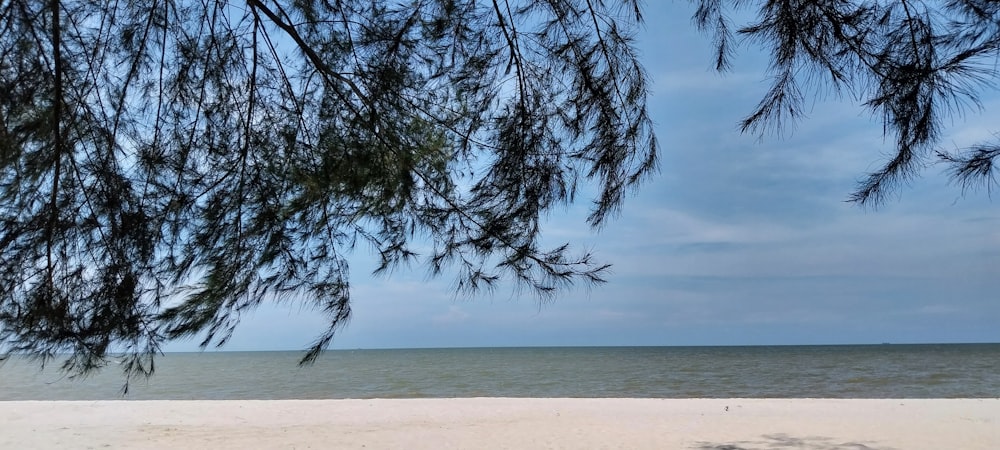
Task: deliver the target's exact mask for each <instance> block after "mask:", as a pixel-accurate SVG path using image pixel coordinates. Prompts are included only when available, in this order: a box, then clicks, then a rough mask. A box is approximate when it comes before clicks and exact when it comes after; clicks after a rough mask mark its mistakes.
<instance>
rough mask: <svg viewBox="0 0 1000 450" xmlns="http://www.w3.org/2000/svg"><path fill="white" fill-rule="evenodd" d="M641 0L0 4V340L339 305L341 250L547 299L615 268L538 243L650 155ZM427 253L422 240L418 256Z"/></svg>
mask: <svg viewBox="0 0 1000 450" xmlns="http://www.w3.org/2000/svg"><path fill="white" fill-rule="evenodd" d="M641 20H642V17H641V14H640V10H639V6H638V4H637V1H635V0H633V1H615V2H606V1H603V0H586V1H579V0H546V1H513V0H504V1H499V0H495V1H492V2H481V1H480V2H477V1H472V0H412V1H410V0H407V1H370V0H364V1H353V0H296V1H290V2H284V1H271V0H247V1H245V2H229V1H211V0H209V1H187V0H154V1H151V2H103V1H100V2H99V1H89V0H51V1H49V0H46V1H29V0H11V1H7V2H3V3H2V5H0V121H2V122H0V168H2V169H0V350H4V349H6V350H7V351H10V352H17V353H23V354H27V355H30V356H35V357H38V358H41V359H42V361H45V360H47V359H48V358H51V357H52V356H53V355H56V354H58V353H68V354H70V355H71V357H70V358H69V359H67V360H66V362H65V364H64V365H63V368H64V369H65V370H67V371H70V372H74V373H81V372H86V371H88V370H91V369H94V368H96V367H100V366H101V365H103V364H104V363H105V362H106V359H107V357H108V356H109V354H111V353H124V354H125V355H126V357H125V359H124V361H123V363H122V367H123V368H124V370H125V372H126V374H128V375H130V376H131V375H138V374H149V373H151V372H152V370H153V368H154V365H153V360H154V356H155V355H156V354H157V353H158V352H159V348H160V345H161V344H162V343H163V342H165V341H168V340H170V339H174V338H179V337H185V336H200V337H201V338H202V339H203V340H202V345H203V346H207V345H222V344H224V343H225V342H226V340H227V338H228V337H229V336H230V334H231V333H232V331H233V329H234V327H235V326H236V324H237V323H238V322H239V319H240V316H241V315H242V314H244V313H245V312H247V311H248V310H250V309H252V308H254V307H256V306H258V305H259V304H261V302H265V301H282V300H295V301H303V302H308V303H311V304H312V305H314V306H315V307H316V308H317V309H318V310H320V311H322V312H323V313H325V314H326V315H327V317H328V318H329V328H328V330H327V331H326V332H324V333H323V334H322V335H320V336H318V338H317V339H316V341H315V344H314V345H313V346H312V347H311V348H310V349H309V350H308V352H307V353H306V356H305V358H304V360H306V361H308V360H311V359H312V358H315V357H316V356H317V354H318V353H319V352H320V351H321V350H322V349H323V348H324V347H325V346H326V345H327V344H328V343H329V342H330V340H331V339H332V337H333V335H334V333H335V331H336V330H337V329H338V328H339V327H341V326H343V325H344V324H345V323H346V321H347V320H348V318H349V317H350V313H351V308H350V288H349V282H348V281H349V280H348V265H347V261H346V259H345V255H346V254H348V253H349V252H350V251H351V250H352V249H354V248H355V247H358V246H361V247H367V248H371V249H373V251H374V252H376V253H377V255H379V257H380V259H381V267H380V269H379V270H382V271H386V270H390V269H391V268H393V267H394V266H396V265H398V264H401V263H404V262H410V261H419V262H420V263H422V264H424V265H426V266H427V267H428V269H429V271H430V272H431V273H433V274H439V273H442V272H445V271H447V272H448V273H455V274H457V277H458V279H457V289H458V291H459V292H466V291H474V290H477V289H481V288H489V287H490V286H492V285H494V284H495V283H496V282H497V281H498V280H501V279H505V278H506V279H512V280H514V281H516V283H517V284H518V285H519V286H521V287H525V288H527V289H529V290H531V291H533V292H535V293H536V294H538V295H539V296H541V297H543V298H544V297H546V296H550V295H552V293H553V292H555V290H556V289H557V288H559V287H561V286H564V285H567V284H570V283H573V282H577V281H582V282H586V283H596V282H600V281H602V278H601V277H602V274H603V273H604V272H605V270H606V268H607V266H606V265H604V264H601V263H597V262H595V261H593V260H592V259H591V257H590V255H589V254H586V253H579V254H578V253H576V252H574V251H571V250H570V249H569V248H568V247H567V246H559V247H556V248H542V247H541V246H540V245H539V242H538V240H539V232H540V227H539V221H540V218H542V217H543V215H544V214H545V213H546V212H547V211H549V210H550V209H551V208H553V207H554V206H557V205H561V204H566V203H567V202H570V201H572V200H574V196H575V194H576V192H577V190H578V188H579V187H580V186H581V185H582V184H586V185H587V186H591V187H588V189H589V190H592V191H594V192H596V197H595V198H594V199H593V207H592V210H591V214H590V216H589V219H588V222H589V223H590V225H592V226H594V227H599V226H601V224H603V223H604V222H605V221H606V220H607V218H608V217H609V215H611V214H613V213H615V212H616V211H617V209H618V208H619V207H620V205H621V203H622V200H623V198H624V197H625V196H626V194H627V193H628V192H629V190H630V189H631V188H633V187H635V186H637V185H638V183H639V182H640V181H641V180H642V179H644V178H645V177H646V176H647V175H649V174H650V173H651V172H652V171H653V170H654V168H655V166H656V142H655V139H654V136H653V132H652V124H651V121H650V118H649V116H648V114H647V111H646V97H647V84H646V78H645V74H644V73H643V70H642V67H641V65H640V64H639V60H638V57H637V55H636V51H635V48H634V42H633V35H634V33H635V31H636V29H637V24H638V23H639V22H640V21H641ZM415 245H420V246H423V247H425V248H427V250H425V251H424V252H423V254H417V252H416V251H414V250H413V248H414V246H415Z"/></svg>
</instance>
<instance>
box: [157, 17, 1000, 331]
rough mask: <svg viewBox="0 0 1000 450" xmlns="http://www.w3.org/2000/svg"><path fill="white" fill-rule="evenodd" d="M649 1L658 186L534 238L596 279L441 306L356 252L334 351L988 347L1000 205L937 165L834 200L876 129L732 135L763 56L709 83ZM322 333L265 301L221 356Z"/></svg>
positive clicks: (438, 288)
mask: <svg viewBox="0 0 1000 450" xmlns="http://www.w3.org/2000/svg"><path fill="white" fill-rule="evenodd" d="M647 8H648V12H647V16H646V20H647V23H646V27H645V30H644V31H643V32H642V34H641V36H640V48H641V50H642V58H643V62H644V64H645V65H646V68H647V70H648V71H649V73H650V76H651V78H652V79H653V80H654V85H653V91H654V92H653V96H652V99H651V107H652V115H653V118H654V120H655V121H656V122H657V133H658V136H659V138H660V143H661V155H662V160H661V170H660V173H659V175H658V176H657V177H655V179H653V180H651V181H650V182H648V183H647V184H646V185H645V186H644V187H643V189H642V190H641V192H640V193H639V194H638V195H637V196H636V197H634V198H632V199H630V201H628V202H627V203H626V205H625V209H624V211H623V214H622V215H621V217H620V218H618V219H617V220H615V221H614V222H613V223H611V224H610V225H609V226H607V227H606V228H604V229H603V230H601V232H600V233H595V232H592V231H591V230H589V229H588V227H587V226H586V225H585V223H584V217H585V216H586V204H581V205H578V206H577V207H573V208H570V209H569V210H567V211H561V210H559V211H556V212H555V213H554V214H553V216H552V218H551V220H550V223H549V224H548V226H547V229H546V234H545V235H546V239H547V240H548V241H549V242H551V243H553V244H558V243H561V242H566V241H568V242H571V243H572V244H573V245H576V246H578V247H580V248H589V249H591V250H593V251H594V252H595V253H596V255H597V257H598V258H599V259H600V260H602V261H607V262H610V263H612V264H614V269H613V274H612V275H611V277H610V279H609V282H608V283H607V284H605V285H603V286H600V287H598V288H595V289H593V290H590V291H588V290H586V289H577V290H570V291H566V292H564V293H562V294H561V295H560V296H559V297H558V298H557V299H556V300H554V301H553V302H550V303H546V304H543V305H540V304H539V303H538V302H537V301H535V300H534V299H533V298H532V297H523V298H521V297H518V296H516V295H512V293H511V291H509V290H503V289H501V290H499V291H498V292H497V293H496V294H494V295H493V296H489V295H483V296H479V297H475V298H462V297H460V298H456V297H455V296H454V295H453V293H452V292H451V290H450V289H449V288H450V286H451V282H452V279H451V278H449V277H445V278H442V279H438V280H427V279H426V277H425V276H424V273H425V272H424V270H422V269H421V268H419V267H418V268H415V269H414V270H412V271H410V272H406V271H402V272H396V273H395V274H393V275H392V276H391V277H390V278H372V277H371V276H369V275H368V274H369V272H370V271H371V269H372V268H373V267H374V265H373V264H372V260H371V259H370V258H369V257H367V256H366V255H364V254H359V255H357V257H356V258H355V259H354V264H353V266H352V283H353V285H354V290H353V311H354V315H353V319H352V321H351V323H350V324H349V326H348V327H347V328H346V329H344V330H343V331H342V332H341V333H340V334H339V335H338V336H337V337H336V338H335V340H334V343H333V346H332V348H408V347H463V346H547V345H552V346H562V345H757V344H850V343H881V342H893V343H917V342H1000V326H998V324H1000V277H998V276H997V274H1000V208H998V206H1000V205H998V204H997V203H996V202H993V201H991V199H990V198H989V196H988V195H987V194H986V193H985V192H971V193H967V194H965V195H963V194H962V191H961V189H960V188H959V187H957V186H953V185H950V184H949V183H948V179H947V177H946V176H945V175H944V173H943V172H944V168H943V167H941V166H940V165H935V164H929V165H928V167H927V169H926V170H925V171H924V172H923V174H922V176H921V177H920V178H918V179H916V180H913V181H912V182H911V183H910V184H909V185H908V186H906V187H904V188H903V189H901V190H900V192H899V194H898V195H896V196H894V197H892V198H891V199H890V201H889V202H887V203H886V204H885V205H884V206H883V207H881V208H880V209H878V210H876V211H870V210H864V209H861V208H859V207H857V206H854V205H852V204H849V203H846V202H845V201H844V200H845V199H846V198H847V197H848V195H849V194H850V192H851V191H852V189H853V188H854V186H855V185H856V183H857V181H858V180H859V179H860V178H861V177H862V176H863V175H864V174H865V173H866V172H867V171H870V170H873V169H875V168H878V167H879V165H880V164H881V163H882V162H883V161H885V159H886V158H887V156H888V155H889V153H890V152H891V151H892V145H891V142H886V141H884V140H883V136H882V126H881V124H880V123H878V122H877V121H876V120H873V118H872V117H871V115H870V114H869V113H867V112H865V111H863V110H862V109H861V108H859V107H858V106H857V105H856V104H852V103H851V102H850V101H841V100H837V99H835V98H828V99H825V100H821V101H817V102H815V103H814V104H811V105H810V106H811V109H810V111H809V114H808V118H807V119H806V120H805V121H803V122H801V123H799V124H798V125H797V126H796V127H795V128H794V130H793V131H792V132H790V133H786V134H785V135H784V136H769V137H765V138H763V139H758V138H757V137H755V136H749V135H741V134H740V133H739V131H738V129H737V123H738V121H739V120H740V119H741V118H742V117H743V116H744V115H746V114H747V113H749V112H750V111H751V110H752V108H753V107H754V105H755V104H756V103H757V101H759V100H760V98H761V96H762V95H763V93H764V92H765V90H766V89H767V87H768V82H767V76H766V62H767V61H766V59H765V58H763V57H761V56H760V55H759V54H755V51H754V49H752V48H750V47H749V46H743V47H741V48H742V51H741V53H742V56H740V57H738V58H737V59H736V60H735V63H736V64H735V67H734V70H733V71H731V72H730V73H728V74H725V75H719V74H717V73H715V72H713V71H712V70H710V66H711V64H710V63H711V48H710V39H709V38H708V37H706V36H704V35H701V34H699V33H697V32H696V30H695V29H694V27H693V26H692V24H691V21H690V17H691V13H692V12H693V7H692V6H691V5H690V4H689V3H688V2H684V1H676V2H647ZM991 95H992V94H991ZM984 103H985V111H984V112H983V113H971V114H967V115H966V116H965V117H964V118H959V119H956V121H954V123H951V124H949V126H948V129H947V135H946V136H945V138H944V139H943V141H942V145H943V146H944V147H945V148H955V147H962V146H965V145H969V144H972V143H974V142H977V141H978V140H981V139H983V138H987V137H989V136H990V135H991V130H995V129H996V120H994V118H995V117H996V116H995V115H996V114H997V113H998V112H1000V96H997V95H994V96H993V97H985V98H984ZM322 329H323V322H322V317H321V316H320V315H318V314H316V313H314V312H311V311H309V310H302V309H300V308H298V307H297V306H294V305H290V306H278V307H272V306H268V307H264V308H261V309H260V310H258V311H257V312H256V313H254V314H253V315H252V316H250V317H248V318H247V319H246V320H245V321H244V323H243V324H242V325H241V327H240V328H239V329H238V330H237V332H236V334H235V336H234V338H233V340H232V341H231V342H230V343H229V344H228V345H227V346H226V347H225V349H226V350H278V349H301V348H304V347H306V346H307V345H309V343H310V342H311V340H312V339H313V338H314V337H315V336H316V335H317V334H318V333H320V332H321V331H322ZM194 349H196V345H195V343H194V342H191V341H188V342H181V343H174V344H171V345H170V346H169V347H168V348H167V350H170V351H185V350H194Z"/></svg>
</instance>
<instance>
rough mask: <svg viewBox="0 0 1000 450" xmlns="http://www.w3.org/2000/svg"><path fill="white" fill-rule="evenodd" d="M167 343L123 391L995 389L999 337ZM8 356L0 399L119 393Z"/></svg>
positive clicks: (829, 392) (775, 393)
mask: <svg viewBox="0 0 1000 450" xmlns="http://www.w3.org/2000/svg"><path fill="white" fill-rule="evenodd" d="M301 356H302V354H301V353H300V352H204V353H168V354H165V355H162V356H160V357H159V358H158V359H157V365H156V373H155V375H154V376H153V377H152V378H150V379H148V380H139V381H133V382H132V383H131V385H130V387H129V392H128V394H127V395H126V396H125V397H124V398H125V399H326V398H414V397H655V398H686V397H698V398H729V397H755V398H782V397H785V398H788V397H808V398H956V397H975V398H996V397H1000V344H942V345H843V346H748V347H557V348H533V347H532V348H452V349H400V350H333V351H327V352H325V353H324V354H323V355H322V356H321V357H320V359H319V360H318V361H317V362H316V363H315V364H312V365H308V366H299V365H298V364H297V362H298V359H299V358H300V357H301ZM51 366H58V364H51V365H50V367H47V368H46V369H44V370H39V368H38V367H37V366H36V365H32V364H30V363H28V362H26V361H24V360H19V359H18V358H17V357H15V356H12V357H10V358H9V359H8V360H7V361H6V362H5V363H4V364H3V365H2V366H0V400H97V399H120V398H123V397H122V395H121V388H122V385H123V381H124V380H123V378H122V376H121V373H120V371H119V370H118V368H117V367H116V366H115V365H114V364H113V363H112V364H111V365H110V366H109V367H107V368H106V369H104V370H103V371H101V372H99V373H97V374H93V375H91V376H89V377H87V378H85V379H70V378H67V377H66V376H64V374H61V373H60V372H59V371H58V370H55V369H53V368H51Z"/></svg>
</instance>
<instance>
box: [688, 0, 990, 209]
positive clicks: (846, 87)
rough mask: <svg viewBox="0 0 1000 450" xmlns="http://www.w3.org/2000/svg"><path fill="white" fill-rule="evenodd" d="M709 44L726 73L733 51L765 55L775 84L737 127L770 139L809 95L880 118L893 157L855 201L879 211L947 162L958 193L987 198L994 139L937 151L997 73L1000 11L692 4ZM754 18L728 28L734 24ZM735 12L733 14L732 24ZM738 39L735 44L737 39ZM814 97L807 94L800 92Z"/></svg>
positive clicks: (906, 4) (898, 1) (969, 5)
mask: <svg viewBox="0 0 1000 450" xmlns="http://www.w3.org/2000/svg"><path fill="white" fill-rule="evenodd" d="M694 2H695V3H696V5H697V10H696V12H695V15H694V22H695V24H696V25H697V26H698V27H699V28H700V29H702V30H704V31H706V32H708V33H710V34H711V35H712V38H713V41H714V44H715V49H716V51H715V55H714V66H715V68H716V69H717V70H720V71H726V70H729V69H730V68H731V57H732V56H733V54H734V53H735V52H736V50H737V49H738V46H739V42H740V41H745V42H750V43H752V44H756V45H759V46H761V47H762V48H763V50H764V51H766V52H767V53H768V54H769V55H770V60H771V64H770V69H769V70H770V72H771V76H772V85H771V88H770V89H769V90H768V92H767V93H766V94H765V96H764V98H763V99H762V100H761V101H760V103H759V104H758V105H757V107H756V108H755V109H754V110H753V111H752V112H751V113H750V114H749V115H748V116H747V117H746V118H745V119H744V120H743V121H742V123H741V129H742V131H744V132H750V133H767V132H769V131H774V130H778V129H781V128H782V127H784V126H786V125H787V124H788V123H789V121H795V120H797V119H800V118H801V117H802V116H803V112H804V108H803V103H804V102H805V101H806V100H807V99H808V98H810V95H809V94H814V95H815V94H821V93H823V92H829V91H832V92H833V93H835V94H838V95H848V96H850V97H851V98H852V99H854V100H857V101H859V102H860V103H861V104H862V105H863V106H864V107H865V108H867V109H869V110H870V111H871V113H872V114H873V116H875V117H878V118H880V120H881V122H882V124H883V127H884V130H885V134H886V135H887V137H890V138H891V139H892V141H894V144H895V153H894V154H893V155H891V157H890V158H889V160H888V161H887V162H886V163H885V164H884V165H883V166H882V167H881V168H879V169H878V170H876V171H874V172H872V173H870V174H868V176H866V177H865V178H863V179H862V180H861V181H860V183H859V186H858V189H857V190H856V191H855V192H854V194H853V195H852V196H851V198H850V199H851V201H853V202H857V203H859V204H862V205H877V204H879V203H881V202H882V201H883V200H885V198H886V195H887V194H888V193H890V192H893V190H894V189H895V188H896V187H897V186H899V185H900V184H901V182H904V181H906V180H908V179H910V178H911V177H913V176H914V175H916V174H918V173H919V172H920V170H921V169H923V168H924V167H925V166H926V163H927V161H928V160H929V159H930V158H937V159H939V160H941V161H943V162H945V163H947V164H949V171H950V172H951V175H952V176H953V178H954V180H955V181H956V182H958V183H959V184H961V185H962V186H963V189H964V188H971V187H985V188H986V189H990V188H991V187H992V186H993V185H994V184H995V182H996V180H995V178H994V175H993V167H994V166H993V162H994V160H995V159H996V158H997V157H998V156H1000V141H998V140H993V141H990V142H983V143H981V144H978V145H975V146H973V147H971V148H968V149H959V150H957V151H952V150H944V149H942V148H941V147H940V142H939V139H940V137H941V133H942V129H943V127H944V125H945V123H946V122H947V121H948V120H949V119H951V118H953V116H954V115H961V114H963V113H965V112H968V111H969V110H974V109H980V108H982V106H983V105H982V104H981V103H980V101H979V93H980V92H982V90H984V89H993V88H995V83H996V81H997V78H998V74H1000V72H998V71H997V69H996V62H997V58H998V57H1000V3H998V2H994V1H990V0H949V1H923V0H891V1H857V0H767V1H747V0H694ZM747 11H749V13H750V14H755V15H756V20H755V21H753V22H751V23H747V24H745V25H743V26H740V27H736V26H735V25H734V23H733V20H732V16H733V15H735V14H742V13H746V12H747ZM734 13H735V14H734ZM737 36H739V39H737ZM810 88H812V89H814V91H812V92H810V91H809V90H808V89H810Z"/></svg>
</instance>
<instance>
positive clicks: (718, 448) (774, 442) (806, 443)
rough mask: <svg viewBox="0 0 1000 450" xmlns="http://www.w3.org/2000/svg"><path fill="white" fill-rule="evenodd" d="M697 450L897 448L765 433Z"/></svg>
mask: <svg viewBox="0 0 1000 450" xmlns="http://www.w3.org/2000/svg"><path fill="white" fill-rule="evenodd" d="M694 448H695V449H697V450H776V449H786V448H787V449H802V450H897V449H895V448H892V447H880V446H876V445H875V444H874V443H872V442H865V443H861V442H836V441H834V440H833V439H831V438H827V437H817V436H808V437H794V436H789V435H787V434H765V435H764V436H762V437H761V440H757V441H739V442H732V443H726V444H717V443H712V442H699V443H698V444H696V446H695V447H694Z"/></svg>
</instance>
